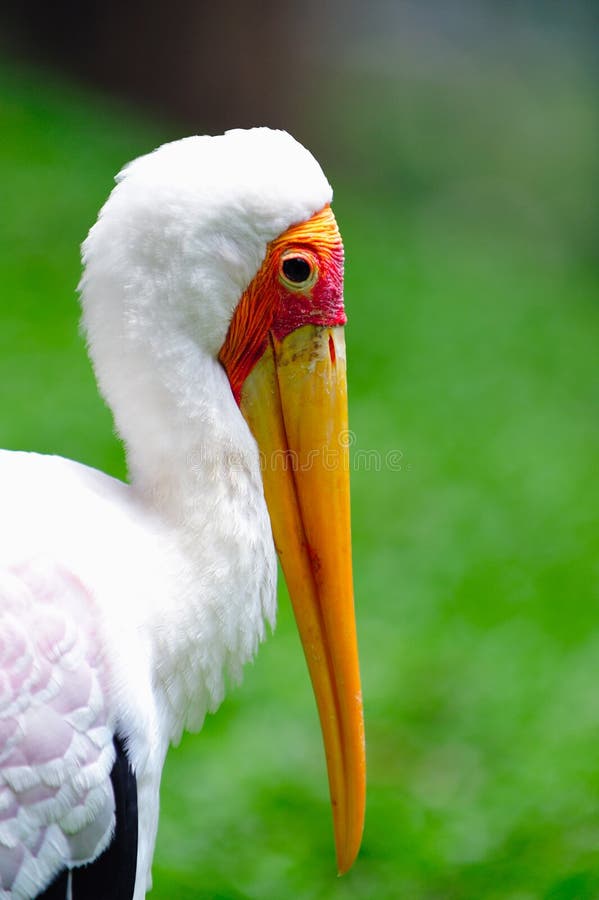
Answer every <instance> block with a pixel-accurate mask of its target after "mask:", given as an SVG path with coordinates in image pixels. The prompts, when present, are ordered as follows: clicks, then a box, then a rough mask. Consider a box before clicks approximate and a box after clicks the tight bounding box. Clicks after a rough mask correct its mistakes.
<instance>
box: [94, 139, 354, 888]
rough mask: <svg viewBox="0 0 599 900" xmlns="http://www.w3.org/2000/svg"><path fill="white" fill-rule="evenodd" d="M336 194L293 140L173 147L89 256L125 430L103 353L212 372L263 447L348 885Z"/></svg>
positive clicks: (341, 316) (98, 351)
mask: <svg viewBox="0 0 599 900" xmlns="http://www.w3.org/2000/svg"><path fill="white" fill-rule="evenodd" d="M331 199H332V191H331V188H330V185H329V184H328V182H327V180H326V178H325V176H324V175H323V173H322V170H321V168H320V166H319V165H318V163H317V162H316V160H315V159H314V157H313V156H312V155H311V154H310V153H309V152H308V151H307V150H305V149H304V148H303V147H302V146H301V145H300V144H299V143H297V142H296V141H295V140H294V139H293V138H291V137H290V136H289V135H288V134H286V133H285V132H280V131H271V130H270V129H266V128H260V129H251V130H249V131H241V130H237V131H232V132H227V133H226V134H225V135H221V136H218V137H193V138H187V139H184V140H182V141H177V142H174V143H171V144H167V145H164V146H163V147H160V148H159V149H158V150H156V151H154V153H151V154H149V155H147V156H145V157H141V158H139V159H137V160H135V161H134V162H133V163H131V164H130V165H129V166H127V167H126V168H125V169H124V170H123V172H122V173H121V175H120V176H119V178H118V183H117V186H116V188H115V189H114V191H113V192H112V194H111V196H110V198H109V200H108V201H107V203H106V205H105V207H104V209H103V210H102V212H101V214H100V218H99V220H98V222H97V224H96V225H95V226H94V228H92V230H91V232H90V236H89V237H88V239H87V241H86V243H85V245H84V262H85V265H86V269H85V273H84V277H83V280H82V293H83V304H84V322H85V326H86V329H87V332H88V336H89V343H90V349H91V351H92V356H94V355H95V364H96V371H97V374H98V377H99V382H100V386H101V388H102V389H103V391H104V393H105V395H106V396H107V398H108V400H109V402H110V404H111V406H112V407H113V409H114V410H115V416H116V420H117V426H119V430H121V431H124V429H125V423H124V422H123V424H122V427H121V426H120V423H119V397H118V396H117V395H118V391H119V390H122V389H123V388H121V386H120V385H119V384H117V382H116V381H115V382H114V383H111V381H110V378H111V376H110V371H111V368H110V366H109V365H105V364H104V360H103V359H102V354H105V355H106V354H108V355H111V354H112V355H115V354H116V355H118V356H119V357H120V364H121V365H126V364H127V360H132V359H133V358H134V357H135V355H136V354H137V353H138V352H139V348H140V347H143V351H144V353H146V354H147V353H148V352H149V353H150V354H151V357H152V366H153V367H154V369H156V370H159V369H161V368H163V369H164V372H165V383H166V379H167V377H170V376H167V374H166V373H168V372H169V371H172V370H173V368H174V369H179V370H180V369H182V368H187V371H188V377H187V383H190V382H191V383H193V377H194V375H193V373H194V367H195V366H196V363H197V360H198V359H200V358H201V359H203V360H210V361H211V362H212V363H214V364H215V365H216V366H217V367H218V369H219V371H220V372H224V373H225V376H226V379H227V380H228V384H229V388H230V392H231V395H232V398H233V399H234V402H235V404H236V405H237V408H238V410H239V411H240V413H241V415H242V416H243V418H244V419H245V421H246V422H247V424H248V425H249V428H250V430H251V432H252V434H253V436H254V438H255V441H256V443H257V445H258V449H259V454H260V463H261V469H262V478H263V483H264V493H265V498H266V503H267V507H268V511H269V514H270V519H271V525H272V531H273V537H274V543H275V547H276V549H277V552H278V555H279V559H280V562H281V566H282V569H283V572H284V574H285V579H286V582H287V586H288V589H289V594H290V597H291V601H292V605H293V609H294V613H295V618H296V621H297V625H298V629H299V633H300V637H301V640H302V644H303V648H304V652H305V656H306V660H307V664H308V669H309V672H310V676H311V680H312V684H313V688H314V692H315V696H316V701H317V706H318V711H319V716H320V722H321V727H322V733H323V739H324V745H325V753H326V758H327V767H328V775H329V786H330V795H331V802H332V809H333V820H334V831H335V841H336V848H337V863H338V869H339V872H345V871H346V870H347V869H348V868H349V867H350V866H351V865H352V863H353V861H354V859H355V856H356V854H357V852H358V849H359V845H360V841H361V836H362V829H363V818H364V795H365V757H364V731H363V716H362V699H361V690H360V676H359V667H358V653H357V641H356V628H355V618H354V602H353V582H352V562H351V541H350V507H349V443H350V439H349V438H350V433H349V431H348V419H347V385H346V369H345V344H344V337H343V326H344V324H345V321H346V317H345V311H344V305H343V245H342V241H341V237H340V234H339V230H338V228H337V224H336V221H335V217H334V215H333V212H332V210H331V207H330V202H331ZM165 335H168V336H169V339H168V340H165ZM115 341H116V343H115ZM173 347H175V348H176V353H175V351H173V350H172V348H173ZM173 359H174V361H175V363H176V365H175V366H173ZM197 373H198V378H199V377H203V375H202V373H205V369H202V368H201V367H200V366H198V367H197ZM121 383H122V380H121ZM196 383H197V382H196ZM125 389H126V387H125Z"/></svg>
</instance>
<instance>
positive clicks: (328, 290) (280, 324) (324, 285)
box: [271, 249, 347, 341]
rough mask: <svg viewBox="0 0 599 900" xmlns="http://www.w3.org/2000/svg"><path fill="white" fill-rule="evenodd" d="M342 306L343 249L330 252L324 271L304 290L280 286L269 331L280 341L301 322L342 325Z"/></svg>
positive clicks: (343, 322) (343, 319)
mask: <svg viewBox="0 0 599 900" xmlns="http://www.w3.org/2000/svg"><path fill="white" fill-rule="evenodd" d="M346 322H347V316H346V315H345V310H344V308H343V251H342V250H341V249H340V250H339V251H336V252H335V253H334V254H331V257H330V259H328V260H327V265H326V271H324V272H321V275H320V277H319V278H318V279H317V280H316V283H315V284H314V285H313V287H312V288H311V289H310V290H309V291H308V292H307V293H303V292H301V291H290V290H288V289H287V288H286V287H285V286H284V285H283V284H281V285H279V298H278V303H277V304H276V312H275V315H274V317H273V322H272V326H271V330H272V332H273V334H274V335H275V337H276V338H277V340H279V341H282V340H283V338H284V337H286V336H287V335H288V334H290V332H292V331H295V329H296V328H301V327H302V325H328V326H334V325H345V323H346Z"/></svg>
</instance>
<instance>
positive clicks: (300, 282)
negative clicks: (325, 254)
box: [279, 251, 318, 290]
mask: <svg viewBox="0 0 599 900" xmlns="http://www.w3.org/2000/svg"><path fill="white" fill-rule="evenodd" d="M317 275H318V270H317V267H316V261H315V260H313V259H312V258H311V257H310V256H308V254H305V253H298V252H297V251H290V252H289V253H286V254H284V255H283V256H282V257H281V264H280V268H279V277H280V279H281V281H282V282H283V284H284V285H285V286H286V287H288V288H290V289H291V290H306V288H309V287H312V285H313V284H314V282H315V281H316V278H317Z"/></svg>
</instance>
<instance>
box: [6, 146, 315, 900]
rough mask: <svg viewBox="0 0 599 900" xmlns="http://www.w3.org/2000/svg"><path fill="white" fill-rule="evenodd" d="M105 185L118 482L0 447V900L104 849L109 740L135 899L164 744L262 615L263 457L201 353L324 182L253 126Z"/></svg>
mask: <svg viewBox="0 0 599 900" xmlns="http://www.w3.org/2000/svg"><path fill="white" fill-rule="evenodd" d="M117 182H118V183H117V186H116V187H115V189H114V190H113V192H112V194H111V196H110V197H109V199H108V201H107V203H106V204H105V206H104V208H103V209H102V211H101V213H100V216H99V219H98V222H97V223H96V225H94V227H93V228H92V229H91V232H90V234H89V237H88V238H87V240H86V241H85V244H84V247H83V259H84V266H85V270H84V275H83V278H82V281H81V294H82V305H83V324H84V329H85V332H86V335H87V340H88V347H89V352H90V355H91V357H92V360H93V364H94V367H95V371H96V376H97V379H98V383H99V386H100V390H101V391H102V393H103V395H104V397H105V399H106V401H107V403H108V404H109V405H110V407H111V408H112V410H113V413H114V416H115V422H116V427H117V430H118V432H119V434H120V435H121V437H122V438H123V440H124V442H125V445H126V451H127V462H128V468H129V473H130V479H131V483H130V484H129V485H127V484H123V483H120V482H118V481H116V480H114V479H112V478H110V477H108V476H106V475H104V474H101V473H99V472H97V471H94V470H90V469H88V468H86V467H84V466H81V465H79V464H77V463H74V462H70V461H66V460H64V459H60V458H55V457H42V456H39V455H36V454H26V453H8V452H2V453H0V496H1V497H2V506H1V515H0V604H1V605H0V678H1V679H2V681H1V682H0V688H1V690H0V736H1V737H2V744H1V748H2V749H1V750H0V898H2V900H26V898H30V897H33V896H35V895H36V893H37V892H38V891H40V890H41V889H42V888H43V887H44V886H45V885H47V884H48V883H49V881H50V880H51V878H52V877H53V876H54V875H55V874H56V872H58V871H59V869H60V868H61V867H62V866H64V865H65V864H66V865H68V866H70V865H78V864H81V863H82V862H86V861H88V860H91V859H93V858H95V857H96V856H97V854H98V853H99V852H100V851H101V850H102V849H103V848H104V847H105V846H106V845H107V844H108V842H109V840H110V836H111V834H112V829H113V828H114V808H113V807H114V802H113V800H112V791H111V785H110V780H109V775H110V770H111V767H112V764H113V760H114V747H113V743H112V738H113V735H114V734H115V733H116V732H118V733H119V735H120V736H121V738H122V739H123V741H124V744H125V746H126V748H127V750H128V753H129V758H130V762H131V765H132V768H133V770H134V771H135V775H136V779H137V790H138V804H139V822H140V831H139V844H138V856H137V880H136V887H135V894H134V897H135V900H141V898H142V897H144V896H145V891H146V889H147V888H148V887H149V886H150V868H151V860H152V854H153V849H154V842H155V836H156V828H157V822H158V802H159V800H158V796H159V784H160V776H161V771H162V766H163V762H164V757H165V754H166V752H167V749H168V746H169V743H170V742H177V741H178V740H179V739H180V736H181V733H182V730H183V729H184V728H192V729H197V728H199V727H200V726H201V724H202V721H203V718H204V716H205V714H206V712H207V711H208V710H214V709H215V708H216V707H217V706H218V704H219V703H220V702H221V700H222V698H223V692H224V684H225V678H226V677H227V676H229V677H232V678H234V679H237V678H239V676H240V673H241V669H242V666H243V664H244V663H245V662H246V661H247V660H249V659H250V658H251V657H252V655H253V654H254V652H255V650H256V648H257V646H258V643H259V642H260V640H262V638H263V637H264V633H265V625H266V623H271V624H272V623H273V622H274V618H275V600H276V597H275V588H276V557H275V552H274V547H273V542H272V536H271V528H270V523H269V518H268V512H267V509H266V505H265V502H264V495H263V487H262V478H261V473H260V467H259V457H258V450H257V447H256V442H255V440H254V438H253V437H252V435H251V433H250V431H249V428H248V426H247V424H246V422H245V420H244V418H243V416H242V415H241V413H240V410H239V407H238V405H237V403H236V402H235V400H234V398H233V395H232V393H231V388H230V386H229V383H228V380H227V376H226V374H225V371H224V369H223V367H222V365H221V364H220V362H219V361H218V358H217V357H218V352H219V349H220V348H221V346H222V344H223V341H224V340H225V337H226V334H227V329H228V326H229V323H230V321H231V316H232V314H233V311H234V309H235V306H236V304H237V302H238V300H239V298H240V296H241V295H242V293H243V291H244V290H245V289H246V288H247V286H248V285H249V283H250V282H251V281H252V279H253V277H254V276H255V274H256V272H257V271H258V269H259V268H260V265H261V263H262V261H263V259H264V257H265V253H266V250H267V245H268V243H269V241H271V240H273V239H274V238H275V237H277V235H279V234H281V233H282V232H284V231H285V230H286V229H287V228H288V227H289V226H290V225H292V224H294V223H296V222H301V221H303V220H305V219H308V218H309V217H310V216H311V215H313V214H314V213H315V212H316V211H318V210H320V209H322V207H323V206H324V205H325V204H327V203H328V202H329V201H330V199H331V189H330V186H329V185H328V182H327V181H326V179H325V177H324V175H323V174H322V171H321V169H320V167H319V165H318V164H317V163H316V161H315V160H314V158H313V157H312V156H311V155H310V154H309V153H308V152H307V151H306V150H305V149H304V148H303V147H301V146H300V145H299V144H298V143H297V142H295V141H294V140H293V139H292V138H291V137H289V136H288V135H287V134H285V133H283V132H273V131H269V130H268V129H254V130H251V131H248V132H243V131H234V132H228V133H227V134H226V135H223V136H219V137H193V138H188V139H185V140H182V141H178V142H175V143H173V144H168V145H165V146H163V147H161V148H159V149H158V150H157V151H155V152H154V153H151V154H149V155H148V156H145V157H142V158H140V159H138V160H136V161H134V162H133V163H131V164H130V165H128V166H127V167H126V168H125V169H124V170H123V172H122V173H121V174H120V175H119V176H118V179H117ZM15 843H19V844H20V846H21V847H22V848H23V852H22V854H21V855H19V854H18V853H17V854H15V852H14V849H13V848H14V845H15Z"/></svg>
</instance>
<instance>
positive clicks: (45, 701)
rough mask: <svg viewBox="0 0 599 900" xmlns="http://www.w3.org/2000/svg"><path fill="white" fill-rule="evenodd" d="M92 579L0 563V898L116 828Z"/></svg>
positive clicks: (110, 736) (20, 898)
mask: <svg viewBox="0 0 599 900" xmlns="http://www.w3.org/2000/svg"><path fill="white" fill-rule="evenodd" d="M99 629H100V623H99V620H98V617H97V616H96V613H95V608H94V605H93V600H92V598H91V597H90V595H89V593H88V591H87V590H86V588H85V587H84V586H83V585H82V584H81V582H79V581H78V579H76V578H75V577H73V576H72V575H71V574H70V573H69V572H67V571H65V570H63V569H61V568H60V567H58V566H57V565H55V564H54V563H52V562H51V561H37V562H35V563H27V564H24V565H21V566H18V567H13V568H10V569H6V568H4V569H0V900H29V898H32V897H35V896H37V895H38V894H39V893H40V892H41V891H42V890H44V889H45V888H46V886H47V885H49V884H50V882H51V881H52V880H53V879H54V878H55V876H56V875H57V874H58V873H59V872H60V871H61V870H62V869H63V868H64V867H65V865H66V866H67V867H72V866H80V865H82V864H85V863H88V862H89V861H91V860H93V859H95V858H96V857H97V856H98V855H99V854H101V853H102V852H103V851H104V850H105V849H106V847H107V846H108V845H109V843H110V841H111V838H112V835H113V832H114V828H115V800H114V792H113V788H112V783H111V777H110V776H111V770H112V768H113V764H114V762H115V755H116V754H115V745H114V722H113V721H112V720H111V714H110V708H109V707H110V704H109V673H108V671H107V666H106V662H105V659H104V656H103V653H102V641H101V634H100V630H99Z"/></svg>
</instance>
